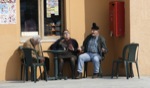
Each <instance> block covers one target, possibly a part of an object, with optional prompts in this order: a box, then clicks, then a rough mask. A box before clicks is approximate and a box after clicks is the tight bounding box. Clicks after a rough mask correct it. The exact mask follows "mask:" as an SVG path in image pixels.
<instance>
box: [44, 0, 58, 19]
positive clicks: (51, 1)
mask: <svg viewBox="0 0 150 88" xmlns="http://www.w3.org/2000/svg"><path fill="white" fill-rule="evenodd" d="M58 4H59V3H58V0H47V1H46V9H47V11H46V12H47V18H50V17H51V14H55V15H59V10H58V8H59V7H58V6H59V5H58Z"/></svg>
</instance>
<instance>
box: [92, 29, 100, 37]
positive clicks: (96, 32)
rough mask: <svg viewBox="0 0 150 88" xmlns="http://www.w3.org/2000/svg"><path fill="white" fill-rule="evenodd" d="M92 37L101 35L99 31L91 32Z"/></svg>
mask: <svg viewBox="0 0 150 88" xmlns="http://www.w3.org/2000/svg"><path fill="white" fill-rule="evenodd" d="M91 32H92V36H97V35H98V34H99V32H98V30H91Z"/></svg>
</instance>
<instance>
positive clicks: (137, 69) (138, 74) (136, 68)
mask: <svg viewBox="0 0 150 88" xmlns="http://www.w3.org/2000/svg"><path fill="white" fill-rule="evenodd" d="M135 64H136V69H137V73H138V78H140V74H139V68H138V63H137V62H135Z"/></svg>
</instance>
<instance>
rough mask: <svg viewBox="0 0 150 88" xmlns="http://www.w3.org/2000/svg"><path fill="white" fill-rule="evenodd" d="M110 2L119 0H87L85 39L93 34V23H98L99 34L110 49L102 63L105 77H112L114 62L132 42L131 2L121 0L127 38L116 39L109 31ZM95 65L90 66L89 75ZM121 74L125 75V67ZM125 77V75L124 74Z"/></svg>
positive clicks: (122, 68)
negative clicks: (123, 6) (125, 46)
mask: <svg viewBox="0 0 150 88" xmlns="http://www.w3.org/2000/svg"><path fill="white" fill-rule="evenodd" d="M109 1H117V0H85V26H86V32H85V35H84V36H85V37H86V36H87V35H88V34H89V33H90V32H91V31H90V30H91V29H90V28H91V24H92V22H96V23H97V24H98V25H99V27H100V30H99V33H100V34H101V35H103V36H104V37H105V39H106V44H107V47H108V50H109V51H108V53H107V54H106V55H105V56H106V57H105V60H104V61H103V62H102V69H103V74H104V75H111V69H112V61H113V60H114V59H117V57H118V56H121V52H122V48H123V46H124V45H125V44H128V43H129V42H130V31H129V30H130V25H129V24H130V22H129V0H119V1H124V2H125V36H124V37H119V38H115V37H113V36H110V31H109ZM92 66H93V65H92V64H90V65H89V67H91V71H89V73H88V74H89V75H92V73H93V70H92V68H93V67H92ZM120 73H121V74H122V73H124V67H123V65H122V66H121V69H120ZM122 75H124V74H122Z"/></svg>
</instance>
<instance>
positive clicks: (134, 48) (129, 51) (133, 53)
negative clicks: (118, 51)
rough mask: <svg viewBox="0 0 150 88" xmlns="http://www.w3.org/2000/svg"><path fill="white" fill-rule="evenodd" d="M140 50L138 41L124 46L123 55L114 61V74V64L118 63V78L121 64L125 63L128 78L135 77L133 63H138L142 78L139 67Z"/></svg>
mask: <svg viewBox="0 0 150 88" xmlns="http://www.w3.org/2000/svg"><path fill="white" fill-rule="evenodd" d="M138 50H139V44H138V43H131V44H128V45H126V46H125V47H124V48H123V52H122V57H121V58H119V59H118V60H114V61H113V66H112V76H111V78H113V75H114V65H115V63H116V77H117V78H118V71H119V64H120V63H124V65H125V72H126V78H127V79H128V78H129V77H133V70H132V63H135V64H136V68H137V73H138V78H140V75H139V68H138Z"/></svg>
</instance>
